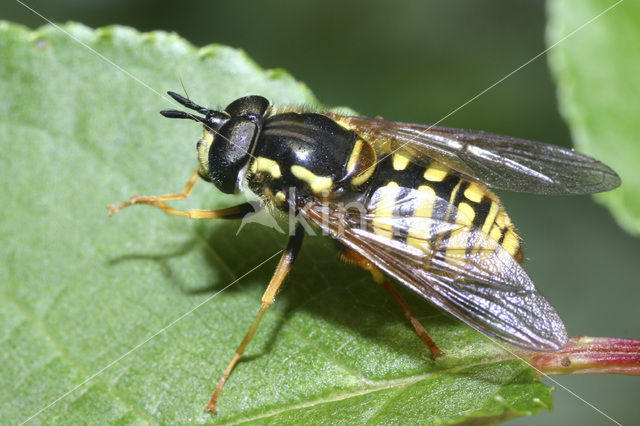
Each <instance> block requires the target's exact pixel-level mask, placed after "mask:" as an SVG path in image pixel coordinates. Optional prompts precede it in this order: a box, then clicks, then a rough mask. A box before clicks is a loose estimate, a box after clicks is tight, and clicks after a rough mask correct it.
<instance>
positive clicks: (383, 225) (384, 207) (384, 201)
mask: <svg viewBox="0 0 640 426" xmlns="http://www.w3.org/2000/svg"><path fill="white" fill-rule="evenodd" d="M398 190H399V187H398V184H397V183H396V182H389V183H387V184H386V185H385V186H383V187H380V188H378V191H381V194H380V198H379V199H378V201H377V202H376V206H375V211H374V218H373V230H374V232H375V233H376V234H378V235H380V236H383V237H386V238H391V237H392V236H393V227H392V226H391V220H390V218H391V217H392V216H393V210H394V209H395V206H396V197H397V195H398Z"/></svg>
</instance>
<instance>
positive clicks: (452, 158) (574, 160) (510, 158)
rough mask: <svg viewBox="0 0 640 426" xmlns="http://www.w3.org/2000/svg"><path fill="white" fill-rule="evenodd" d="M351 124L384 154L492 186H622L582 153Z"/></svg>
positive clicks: (549, 190) (560, 190)
mask: <svg viewBox="0 0 640 426" xmlns="http://www.w3.org/2000/svg"><path fill="white" fill-rule="evenodd" d="M333 118H334V119H338V120H342V121H344V122H346V123H348V124H349V126H350V127H352V128H353V129H354V131H355V132H356V133H358V134H360V136H362V137H364V138H365V139H368V140H371V141H373V142H374V143H375V144H376V145H377V146H378V147H384V149H383V150H382V151H383V152H384V151H387V153H388V152H395V151H396V150H398V152H401V153H402V154H404V155H407V156H409V157H410V158H411V159H412V161H413V162H415V163H417V164H422V165H424V166H428V165H429V163H430V162H431V161H433V160H435V161H438V162H440V163H442V164H444V165H446V166H447V167H449V168H451V169H454V170H456V171H457V172H459V173H461V174H463V175H466V176H468V177H470V178H472V179H474V180H477V181H480V182H482V183H484V184H485V185H487V186H490V187H493V188H498V189H506V190H510V191H518V192H531V193H537V194H592V193H596V192H602V191H608V190H611V189H614V188H616V187H617V186H619V185H620V177H619V176H618V175H617V174H616V172H614V171H613V170H612V169H611V168H610V167H608V166H607V165H606V164H604V163H602V162H600V161H598V160H596V159H594V158H591V157H589V156H587V155H584V154H581V153H579V152H576V151H573V150H570V149H566V148H562V147H559V146H555V145H548V144H544V143H540V142H533V141H528V140H524V139H517V138H511V137H507V136H500V135H495V134H491V133H485V132H480V131H474V130H462V129H453V128H447V127H435V126H427V125H420V124H409V123H399V122H394V121H387V120H379V119H370V118H365V117H350V116H349V117H346V116H338V115H336V114H334V115H333Z"/></svg>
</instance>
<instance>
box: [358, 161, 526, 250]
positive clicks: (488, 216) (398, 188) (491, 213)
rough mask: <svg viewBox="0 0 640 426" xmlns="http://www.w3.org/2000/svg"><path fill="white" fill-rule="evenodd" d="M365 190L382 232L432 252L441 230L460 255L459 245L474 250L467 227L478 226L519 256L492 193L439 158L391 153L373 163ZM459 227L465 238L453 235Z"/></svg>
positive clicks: (515, 240)
mask: <svg viewBox="0 0 640 426" xmlns="http://www.w3.org/2000/svg"><path fill="white" fill-rule="evenodd" d="M368 191H369V195H368V197H367V200H365V201H364V202H365V204H366V206H367V210H368V211H369V214H372V215H373V217H374V218H373V221H372V223H373V229H372V230H373V231H374V232H375V233H376V234H377V235H379V236H380V237H383V238H391V239H393V240H396V241H398V242H399V243H404V244H406V245H409V246H411V247H414V248H418V249H421V250H422V251H423V252H425V253H430V252H431V250H430V247H431V246H432V245H434V244H435V243H436V242H437V241H434V238H440V239H441V238H442V236H443V234H444V235H446V236H447V238H448V240H449V241H451V243H450V246H451V247H450V248H449V249H448V251H447V255H448V257H449V255H454V254H456V255H464V253H454V252H455V251H460V250H462V249H464V250H465V251H466V252H467V253H468V252H471V251H473V250H474V249H476V250H477V249H478V247H477V246H476V244H477V243H476V242H475V241H473V239H471V235H470V234H469V229H470V228H471V229H480V230H482V232H483V233H484V234H486V235H488V236H489V237H490V238H491V239H493V240H495V241H496V242H497V243H498V244H500V245H501V246H502V247H503V248H504V249H505V250H506V251H507V252H508V253H509V254H510V255H512V256H513V257H514V258H516V259H517V260H518V262H521V261H522V250H521V247H520V239H519V237H518V235H517V234H516V232H515V229H514V226H513V224H512V223H511V220H510V219H509V216H508V215H507V213H506V211H505V210H504V208H503V207H502V205H501V203H500V201H499V200H498V198H497V197H496V196H495V194H493V193H492V192H491V191H490V190H489V189H488V188H486V187H484V186H483V185H481V184H479V183H476V182H472V181H470V180H467V179H464V178H462V177H460V176H459V175H457V174H456V173H455V172H454V171H452V170H450V169H448V168H447V167H445V166H443V165H442V164H441V163H438V162H435V161H434V162H432V163H431V164H430V165H429V166H428V167H424V166H420V165H416V164H414V163H412V162H411V160H410V158H407V157H405V156H404V155H402V154H399V153H394V154H393V155H390V156H388V157H386V158H384V159H383V160H382V161H380V163H379V164H378V165H377V166H376V172H375V177H374V179H373V180H372V182H371V183H370V188H369V190H368ZM457 232H459V233H461V235H463V236H464V238H467V237H468V238H469V240H468V241H467V240H465V241H460V240H459V239H456V233H457ZM461 238H463V237H462V236H461ZM454 246H455V247H454Z"/></svg>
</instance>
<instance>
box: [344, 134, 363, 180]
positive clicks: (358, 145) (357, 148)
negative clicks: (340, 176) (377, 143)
mask: <svg viewBox="0 0 640 426" xmlns="http://www.w3.org/2000/svg"><path fill="white" fill-rule="evenodd" d="M363 145H364V141H363V140H362V139H358V140H357V141H356V142H355V143H354V144H353V149H352V150H351V155H349V161H348V162H347V173H353V171H354V170H355V168H356V165H357V164H358V161H359V160H360V153H361V152H362V146H363Z"/></svg>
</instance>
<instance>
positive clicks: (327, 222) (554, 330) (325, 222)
mask: <svg viewBox="0 0 640 426" xmlns="http://www.w3.org/2000/svg"><path fill="white" fill-rule="evenodd" d="M411 202H413V200H411V199H410V197H407V199H406V200H402V199H400V200H396V202H395V204H396V208H395V211H402V207H403V206H402V204H403V203H406V204H407V205H408V204H409V203H411ZM451 207H453V206H451ZM371 211H373V209H371ZM301 212H302V214H303V215H304V216H305V217H307V218H308V219H310V220H311V221H312V222H314V223H315V224H316V225H318V226H319V227H320V228H322V229H324V230H325V231H326V232H328V233H329V234H330V235H332V236H333V237H334V238H336V239H337V240H339V241H340V242H342V243H343V244H345V245H346V246H347V247H349V248H351V249H353V250H355V251H357V252H358V253H360V254H362V255H363V256H365V257H366V258H367V259H369V260H370V261H371V262H372V263H373V264H375V265H376V266H377V267H379V268H380V269H382V270H383V271H385V272H386V273H387V274H389V275H390V276H392V277H394V278H395V279H397V280H398V281H400V282H401V283H402V284H404V285H405V286H407V287H409V288H410V289H411V290H413V291H415V292H416V293H418V294H419V295H421V296H422V297H424V298H425V299H426V300H428V301H430V302H432V303H434V304H435V305H437V306H439V307H440V308H442V309H444V310H445V311H447V312H449V313H451V314H452V315H454V316H456V317H457V318H459V319H460V320H462V321H464V322H465V323H467V324H469V325H470V326H472V327H474V328H476V329H478V330H480V331H482V332H484V333H487V334H489V335H492V336H495V337H497V338H499V339H502V340H504V341H506V342H509V343H511V344H514V345H517V346H520V347H523V348H526V349H531V350H537V351H553V350H558V349H560V348H562V347H564V346H565V345H566V343H567V333H566V331H565V327H564V324H563V322H562V320H561V319H560V317H559V316H558V313H557V312H556V310H555V309H554V308H553V306H551V304H549V302H547V300H546V299H545V298H544V297H543V296H542V295H540V293H538V291H537V290H536V288H535V286H534V284H533V282H532V281H531V279H530V278H529V276H528V275H527V274H526V272H525V271H524V269H522V267H521V266H520V264H519V263H518V262H517V261H516V260H515V259H514V258H513V257H512V256H511V255H510V254H509V253H508V252H507V251H506V250H505V249H503V248H502V247H501V246H500V245H499V244H498V243H497V242H496V241H495V240H493V239H492V238H491V237H489V236H488V235H487V234H485V233H483V232H482V231H481V230H479V229H472V228H470V227H468V226H464V225H460V224H457V223H452V222H450V221H446V220H439V219H434V218H431V217H408V216H404V215H396V216H394V215H391V216H387V217H384V218H381V217H376V216H375V215H374V214H372V213H367V212H365V213H363V212H355V211H352V210H345V209H343V208H342V206H340V205H339V204H334V203H326V202H316V203H311V204H308V205H307V206H305V207H304V208H303V209H302V211H301ZM455 216H456V215H455V214H453V215H452V217H455ZM390 229H399V230H402V229H404V230H405V231H406V230H407V229H412V230H413V235H414V236H411V237H408V238H407V239H406V240H405V241H402V240H399V239H395V238H389V237H388V236H385V235H381V234H384V233H385V231H388V230H390ZM381 230H382V231H381ZM416 234H421V235H422V236H421V237H415V235H416Z"/></svg>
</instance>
